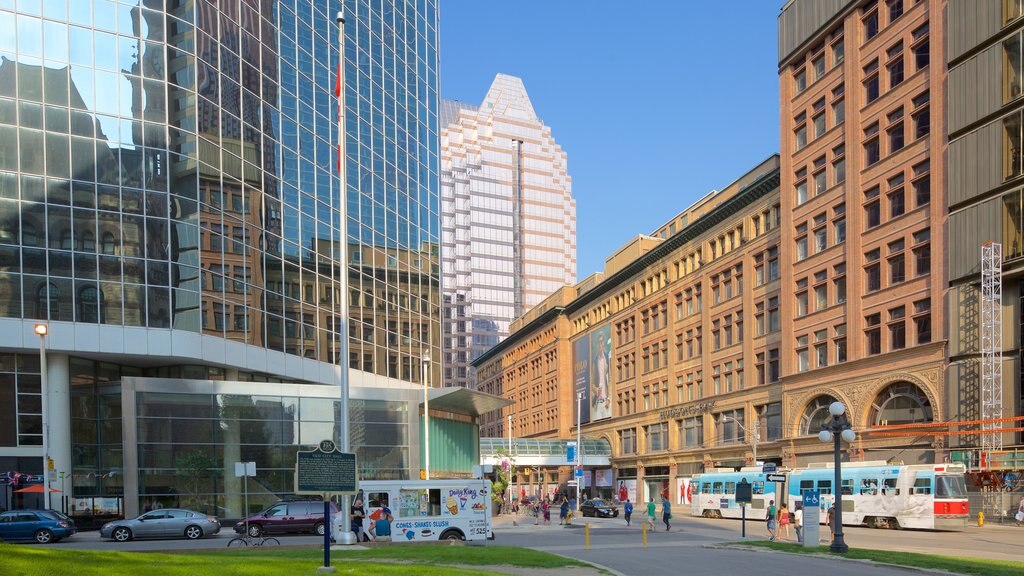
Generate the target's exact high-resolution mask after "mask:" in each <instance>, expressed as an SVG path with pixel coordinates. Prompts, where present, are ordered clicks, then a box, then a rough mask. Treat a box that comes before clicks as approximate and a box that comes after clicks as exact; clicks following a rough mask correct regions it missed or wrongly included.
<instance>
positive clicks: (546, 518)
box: [540, 500, 551, 526]
mask: <svg viewBox="0 0 1024 576" xmlns="http://www.w3.org/2000/svg"><path fill="white" fill-rule="evenodd" d="M540 507H541V511H542V512H543V513H544V525H545V526H548V525H550V524H551V507H550V506H548V501H547V500H545V501H544V503H543V504H541V505H540Z"/></svg>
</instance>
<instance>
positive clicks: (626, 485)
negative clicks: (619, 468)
mask: <svg viewBox="0 0 1024 576" xmlns="http://www.w3.org/2000/svg"><path fill="white" fill-rule="evenodd" d="M615 497H616V498H617V499H618V500H619V502H625V501H626V500H629V501H630V502H632V503H634V504H636V503H637V499H636V478H629V479H626V480H619V488H618V490H616V491H615Z"/></svg>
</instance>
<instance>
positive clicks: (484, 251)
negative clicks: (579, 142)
mask: <svg viewBox="0 0 1024 576" xmlns="http://www.w3.org/2000/svg"><path fill="white" fill-rule="evenodd" d="M439 120H440V125H441V246H442V249H441V250H442V253H441V256H442V258H441V261H442V271H441V273H442V292H443V297H444V314H445V318H444V343H443V348H444V355H445V378H444V380H445V384H446V385H449V386H463V387H473V386H474V385H475V384H474V377H473V374H472V368H471V366H470V361H471V360H472V359H473V358H475V357H476V356H478V355H480V354H481V353H483V352H485V351H486V350H488V349H489V348H490V347H492V346H494V345H495V344H497V343H498V342H500V341H501V340H502V339H503V338H504V337H505V336H507V335H508V329H509V324H510V323H511V322H512V320H514V319H515V318H517V317H519V316H522V315H523V314H524V313H526V312H527V311H528V310H530V308H532V307H534V306H536V305H537V304H538V303H540V302H541V301H542V300H544V298H546V297H547V296H548V295H550V294H551V293H552V292H554V291H555V290H557V289H558V288H560V287H562V286H564V285H566V284H574V283H575V282H576V201H575V200H574V199H573V197H572V179H571V178H570V177H569V174H568V171H567V158H566V154H565V152H564V151H563V150H562V148H561V147H560V146H559V145H558V143H557V142H555V140H554V138H553V137H552V136H551V129H550V128H549V127H548V126H546V125H544V123H543V122H541V120H540V119H539V118H538V117H537V114H536V113H535V112H534V110H533V104H532V103H531V102H530V97H529V96H528V95H527V93H526V88H525V87H524V86H523V81H522V80H521V79H519V78H516V77H514V76H506V75H504V74H498V75H497V76H496V77H495V79H494V82H493V83H492V84H491V87H490V89H489V90H488V91H487V95H486V96H485V97H484V101H483V103H482V104H481V105H480V106H479V107H474V106H470V105H466V104H463V103H460V102H453V101H442V105H441V114H440V118H439Z"/></svg>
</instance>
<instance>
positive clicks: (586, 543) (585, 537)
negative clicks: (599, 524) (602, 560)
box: [583, 522, 590, 550]
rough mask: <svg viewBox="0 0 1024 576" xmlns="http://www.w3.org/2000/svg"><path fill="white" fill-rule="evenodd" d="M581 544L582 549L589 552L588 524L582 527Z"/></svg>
mask: <svg viewBox="0 0 1024 576" xmlns="http://www.w3.org/2000/svg"><path fill="white" fill-rule="evenodd" d="M583 542H584V549H585V550H590V522H587V523H586V524H584V525H583Z"/></svg>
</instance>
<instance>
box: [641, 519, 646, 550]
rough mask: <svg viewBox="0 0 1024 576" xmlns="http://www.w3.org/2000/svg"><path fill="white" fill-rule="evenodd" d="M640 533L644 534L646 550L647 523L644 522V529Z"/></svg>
mask: <svg viewBox="0 0 1024 576" xmlns="http://www.w3.org/2000/svg"><path fill="white" fill-rule="evenodd" d="M641 531H642V532H643V534H644V548H647V522H644V527H643V530H641Z"/></svg>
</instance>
